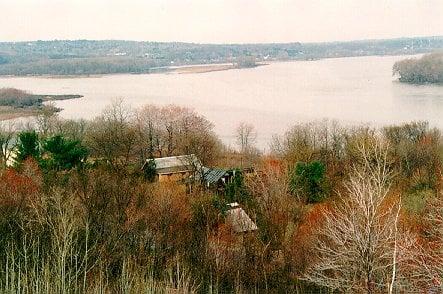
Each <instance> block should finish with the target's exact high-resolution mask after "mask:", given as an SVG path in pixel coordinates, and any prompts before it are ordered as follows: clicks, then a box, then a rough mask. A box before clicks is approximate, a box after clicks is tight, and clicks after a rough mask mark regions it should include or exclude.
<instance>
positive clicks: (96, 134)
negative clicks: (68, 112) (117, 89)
mask: <svg viewBox="0 0 443 294" xmlns="http://www.w3.org/2000/svg"><path fill="white" fill-rule="evenodd" d="M132 115H133V111H132V109H131V108H129V107H127V106H126V105H125V104H124V103H123V101H122V100H118V101H115V102H114V103H113V104H112V105H111V106H109V107H107V108H106V109H105V110H104V111H103V113H102V115H101V116H99V117H98V118H96V119H95V120H94V121H93V122H92V123H90V124H89V126H88V130H87V133H86V138H85V144H86V145H87V147H89V148H90V150H91V151H92V156H95V157H96V158H97V159H104V160H106V162H108V163H109V164H110V165H111V166H112V167H114V168H119V167H124V166H127V165H128V164H129V163H130V162H131V160H133V159H134V157H135V155H136V141H137V140H136V139H137V136H136V129H135V127H134V126H133V125H132V124H131V121H132V118H133V116H132Z"/></svg>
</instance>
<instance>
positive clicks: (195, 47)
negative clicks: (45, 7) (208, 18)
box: [0, 36, 443, 76]
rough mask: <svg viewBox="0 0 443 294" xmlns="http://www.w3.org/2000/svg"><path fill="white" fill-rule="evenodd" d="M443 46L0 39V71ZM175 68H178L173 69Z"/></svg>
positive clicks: (162, 66)
mask: <svg viewBox="0 0 443 294" xmlns="http://www.w3.org/2000/svg"><path fill="white" fill-rule="evenodd" d="M442 48H443V36H431V37H417V38H397V39H385V40H361V41H349V42H327V43H299V42H294V43H273V44H196V43H180V42H167V43H163V42H137V41H118V40H101V41H98V40H97V41H96V40H72V41H71V40H54V41H32V42H0V75H15V76H23V75H91V74H112V73H153V72H167V71H171V70H175V69H174V67H176V66H189V65H197V64H226V63H229V64H232V65H233V66H228V67H226V66H225V67H221V68H220V67H219V68H216V70H225V69H230V68H233V67H235V68H239V67H240V68H241V67H251V66H255V65H256V64H257V63H266V62H272V61H285V60H316V59H321V58H335V57H352V56H370V55H412V54H420V53H429V52H434V51H438V50H441V49H442ZM171 67H172V69H171Z"/></svg>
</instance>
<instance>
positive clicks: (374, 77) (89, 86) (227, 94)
mask: <svg viewBox="0 0 443 294" xmlns="http://www.w3.org/2000/svg"><path fill="white" fill-rule="evenodd" d="M403 58H405V57H404V56H383V57H380V56H370V57H349V58H336V59H323V60H317V61H294V62H276V63H271V64H269V65H267V66H260V67H257V68H250V69H233V70H227V71H218V72H208V73H197V74H146V75H131V74H122V75H105V76H101V77H78V78H46V77H4V78H2V77H0V88H1V87H15V88H19V89H23V90H28V91H31V92H33V93H35V94H46V93H51V94H81V95H83V96H84V97H83V98H81V99H74V100H65V101H58V102H56V106H58V107H61V108H63V109H64V110H63V111H62V112H61V113H60V115H61V116H62V117H64V118H87V119H90V118H93V117H94V116H96V115H98V114H99V113H100V112H101V111H102V110H103V108H104V107H105V106H106V105H109V104H110V103H111V102H112V101H113V100H115V99H118V98H123V99H124V101H125V102H126V103H127V104H129V105H131V106H133V107H138V106H141V105H143V104H148V103H154V104H171V103H172V104H178V105H182V106H189V107H192V108H194V109H195V110H196V111H197V112H199V113H201V114H203V115H205V116H206V117H207V118H208V119H209V120H210V121H212V122H213V123H214V126H215V131H216V132H217V134H218V135H219V136H220V137H221V138H222V140H223V141H224V142H225V143H227V144H233V142H234V140H233V138H234V137H233V136H234V132H235V127H236V126H237V125H238V124H239V122H241V121H245V122H249V123H252V124H253V125H255V127H256V129H257V132H258V144H259V146H261V147H265V146H266V145H267V144H268V142H269V141H270V138H271V136H272V135H273V134H282V133H284V131H285V130H287V129H288V128H289V127H290V126H291V125H292V124H294V123H296V122H299V121H312V120H321V119H324V118H328V119H336V120H339V121H340V122H342V123H343V124H361V123H370V124H372V125H375V126H380V125H385V124H392V123H400V122H405V121H412V120H427V121H429V122H430V124H431V125H432V126H436V127H439V128H442V129H443V87H442V86H433V85H421V86H416V85H406V84H401V83H399V82H397V81H395V79H394V78H393V77H392V75H391V73H392V65H393V64H394V62H395V61H397V60H400V59H403Z"/></svg>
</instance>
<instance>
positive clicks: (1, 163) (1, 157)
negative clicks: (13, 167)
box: [0, 122, 15, 168]
mask: <svg viewBox="0 0 443 294" xmlns="http://www.w3.org/2000/svg"><path fill="white" fill-rule="evenodd" d="M14 136H15V129H14V123H13V122H8V123H2V124H0V167H1V168H6V166H7V164H8V161H9V160H10V158H11V156H12V150H13V148H14V144H13V139H14Z"/></svg>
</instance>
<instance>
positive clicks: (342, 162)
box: [0, 101, 443, 293]
mask: <svg viewBox="0 0 443 294" xmlns="http://www.w3.org/2000/svg"><path fill="white" fill-rule="evenodd" d="M236 136H237V141H238V148H236V149H233V148H229V147H226V146H223V144H222V143H221V141H220V140H219V139H218V138H217V136H216V134H215V133H214V132H213V125H212V124H211V123H210V122H209V121H208V120H207V119H206V118H205V117H204V116H202V115H200V114H198V113H196V112H195V111H193V110H192V109H188V108H184V107H180V106H173V105H170V106H156V105H147V106H145V107H142V108H140V109H131V108H129V107H128V106H126V105H125V104H124V103H122V102H121V101H116V102H115V103H114V104H113V105H110V106H109V107H107V108H106V109H105V110H104V111H103V113H102V114H101V115H100V116H98V117H97V118H95V119H94V120H92V121H72V120H63V119H60V118H58V117H57V116H56V115H55V114H46V115H41V116H39V117H38V118H37V121H36V124H35V125H33V126H28V127H27V128H24V129H23V128H21V129H20V130H16V129H14V128H13V126H12V125H3V126H2V129H1V131H0V146H1V161H0V162H1V163H2V165H1V166H2V168H1V172H0V230H1V236H2V238H1V239H0V248H1V250H0V259H1V262H0V265H1V268H0V288H1V291H2V292H18V291H20V292H27V293H29V292H32V293H47V292H54V291H55V292H65V293H71V292H72V293H79V292H80V293H99V292H100V293H103V292H113V293H114V292H115V293H167V292H168V291H171V290H175V291H178V292H180V293H182V292H183V293H197V292H198V293H226V292H235V293H241V292H266V291H268V292H295V293H309V292H312V293H331V292H337V293H349V292H352V293H379V292H387V293H398V292H410V293H411V292H432V291H434V292H439V291H441V290H442V279H443V271H442V268H443V267H442V265H443V250H442V249H443V238H442V237H443V235H442V234H443V222H442V221H441V211H442V209H443V201H442V196H441V164H442V162H441V155H442V143H441V135H440V132H439V131H438V130H436V129H433V128H430V127H429V125H428V124H427V123H425V122H411V123H407V124H403V125H397V126H386V127H384V128H381V129H375V128H370V127H343V126H341V125H340V124H338V123H336V122H333V121H332V122H331V121H321V122H312V123H300V124H296V125H294V126H293V127H292V128H290V129H289V130H288V131H287V132H286V133H285V134H283V135H281V136H276V137H274V139H273V140H272V142H271V148H270V149H271V151H270V152H269V153H267V154H261V153H260V152H259V151H257V149H256V148H255V146H254V142H255V137H256V131H255V129H254V127H253V126H252V125H250V124H247V123H242V124H240V125H239V127H238V128H237V131H236ZM12 150H13V152H11V151H12ZM183 154H196V155H197V156H198V157H199V158H200V159H201V160H202V162H203V164H204V165H206V166H217V167H226V168H228V167H231V168H235V167H238V165H239V162H242V163H243V164H244V165H248V166H253V167H254V170H255V172H253V173H250V174H244V173H241V172H239V173H238V174H237V176H236V177H235V178H234V179H233V181H232V182H230V183H228V184H227V185H226V187H225V189H224V190H223V191H212V190H209V189H207V188H206V187H205V185H199V184H198V183H196V184H195V187H194V188H193V189H192V190H191V191H189V190H188V189H186V188H185V187H184V186H183V185H180V184H179V183H175V182H165V183H159V182H152V181H151V178H150V177H149V176H148V175H146V174H145V172H144V171H143V170H142V169H141V166H142V164H143V163H144V162H145V160H146V159H149V158H153V157H161V156H171V155H183ZM11 157H14V159H15V160H14V161H11ZM7 162H9V163H11V162H12V164H13V165H12V166H10V164H8V166H7V165H6V163H7ZM231 202H238V203H240V205H241V206H242V208H243V209H244V210H245V212H246V213H247V214H248V215H249V216H250V217H251V219H252V220H253V221H254V222H255V223H256V224H257V227H258V230H257V231H255V232H252V233H247V234H244V235H241V236H239V235H238V234H236V233H235V232H233V230H232V228H231V227H230V226H229V224H227V223H226V221H225V218H226V211H227V204H228V203H231Z"/></svg>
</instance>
